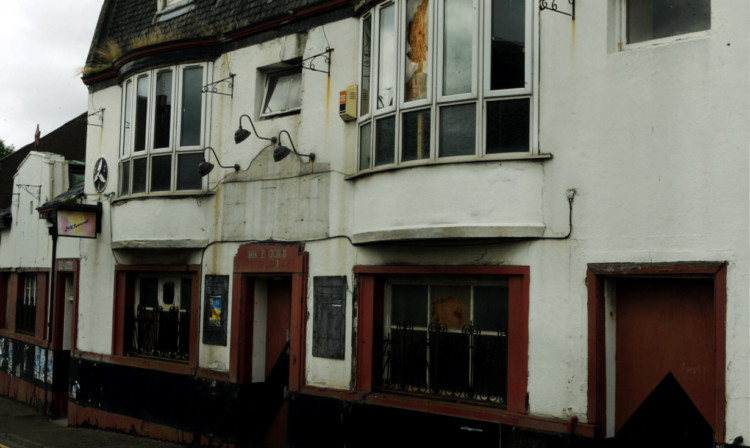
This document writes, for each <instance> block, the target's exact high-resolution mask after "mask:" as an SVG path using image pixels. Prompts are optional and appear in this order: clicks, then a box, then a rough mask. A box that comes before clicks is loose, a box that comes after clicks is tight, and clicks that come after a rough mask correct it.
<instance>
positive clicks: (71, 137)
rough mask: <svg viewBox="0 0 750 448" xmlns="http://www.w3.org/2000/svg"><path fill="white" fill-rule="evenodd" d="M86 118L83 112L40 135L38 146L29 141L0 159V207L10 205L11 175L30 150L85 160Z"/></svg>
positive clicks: (67, 158)
mask: <svg viewBox="0 0 750 448" xmlns="http://www.w3.org/2000/svg"><path fill="white" fill-rule="evenodd" d="M87 118H88V116H87V114H86V113H85V112H84V113H83V114H81V115H79V116H77V117H76V118H74V119H72V120H70V121H69V122H67V123H65V124H64V125H62V126H60V127H59V128H57V129H55V130H54V131H52V132H50V133H49V134H47V135H45V136H42V137H41V138H40V139H39V146H36V143H29V144H28V145H26V146H24V147H22V148H20V149H18V150H16V151H14V152H13V153H11V154H9V155H7V156H5V157H3V158H2V159H0V209H5V208H8V207H10V205H11V203H12V201H13V176H14V175H15V173H16V170H17V169H18V166H19V165H20V164H21V162H23V161H24V160H25V159H26V157H27V156H28V155H29V153H30V152H31V151H39V152H49V153H53V154H60V155H61V156H63V157H65V160H77V161H81V162H84V161H85V160H86V128H87V123H88V120H87Z"/></svg>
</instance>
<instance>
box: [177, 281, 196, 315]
mask: <svg viewBox="0 0 750 448" xmlns="http://www.w3.org/2000/svg"><path fill="white" fill-rule="evenodd" d="M192 295H193V281H192V280H191V279H189V278H183V279H181V280H180V309H182V310H188V311H189V310H190V301H191V299H192Z"/></svg>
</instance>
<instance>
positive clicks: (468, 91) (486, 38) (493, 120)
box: [358, 0, 532, 170]
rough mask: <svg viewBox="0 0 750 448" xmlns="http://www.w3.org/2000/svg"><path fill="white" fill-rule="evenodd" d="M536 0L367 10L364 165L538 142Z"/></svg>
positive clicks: (522, 149)
mask: <svg viewBox="0 0 750 448" xmlns="http://www.w3.org/2000/svg"><path fill="white" fill-rule="evenodd" d="M531 3H532V2H530V1H523V0H399V1H390V2H384V3H381V4H379V5H378V6H376V7H375V8H373V9H372V10H371V11H370V12H368V13H367V14H366V15H365V16H364V17H363V18H362V21H361V40H360V42H361V48H360V52H361V59H360V63H361V64H360V83H359V84H360V92H361V94H360V105H359V106H360V113H359V115H360V118H359V157H358V168H359V170H368V169H371V168H376V167H380V166H384V165H393V164H402V163H408V162H414V161H417V162H418V161H427V160H436V159H444V158H445V159H447V158H462V159H466V158H483V157H487V156H493V155H496V154H504V153H528V152H530V151H531V124H530V123H531V103H532V101H531V96H532V88H531V87H532V86H531V84H532V83H531V53H532V52H531V45H530V43H531V17H532V14H531Z"/></svg>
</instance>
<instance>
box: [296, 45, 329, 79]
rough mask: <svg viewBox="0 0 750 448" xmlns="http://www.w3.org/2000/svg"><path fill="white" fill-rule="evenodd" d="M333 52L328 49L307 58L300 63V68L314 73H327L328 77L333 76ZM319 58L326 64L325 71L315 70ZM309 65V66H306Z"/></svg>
mask: <svg viewBox="0 0 750 448" xmlns="http://www.w3.org/2000/svg"><path fill="white" fill-rule="evenodd" d="M332 52H333V48H331V47H326V49H325V51H323V52H321V53H318V54H316V55H314V56H310V57H309V58H305V59H303V60H302V62H300V67H302V68H304V69H305V70H312V71H314V72H320V73H325V74H326V75H328V76H331V53H332ZM317 58H323V62H324V63H325V64H326V69H325V70H320V69H317V68H315V59H317ZM305 63H307V65H305Z"/></svg>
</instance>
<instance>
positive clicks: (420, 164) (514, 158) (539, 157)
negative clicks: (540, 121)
mask: <svg viewBox="0 0 750 448" xmlns="http://www.w3.org/2000/svg"><path fill="white" fill-rule="evenodd" d="M550 159H552V154H526V153H523V154H518V153H514V154H502V155H497V156H495V155H493V156H491V157H486V158H481V159H478V158H476V157H474V156H468V157H446V158H443V159H438V160H425V161H415V162H405V163H402V164H400V165H383V166H379V167H376V168H372V169H369V170H363V171H360V172H358V173H356V174H351V175H349V176H346V177H345V178H344V179H345V180H358V179H361V178H364V177H368V176H371V175H373V174H378V173H384V172H389V171H398V170H404V169H411V168H426V167H432V166H440V165H457V164H464V163H502V162H544V161H546V160H550Z"/></svg>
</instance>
